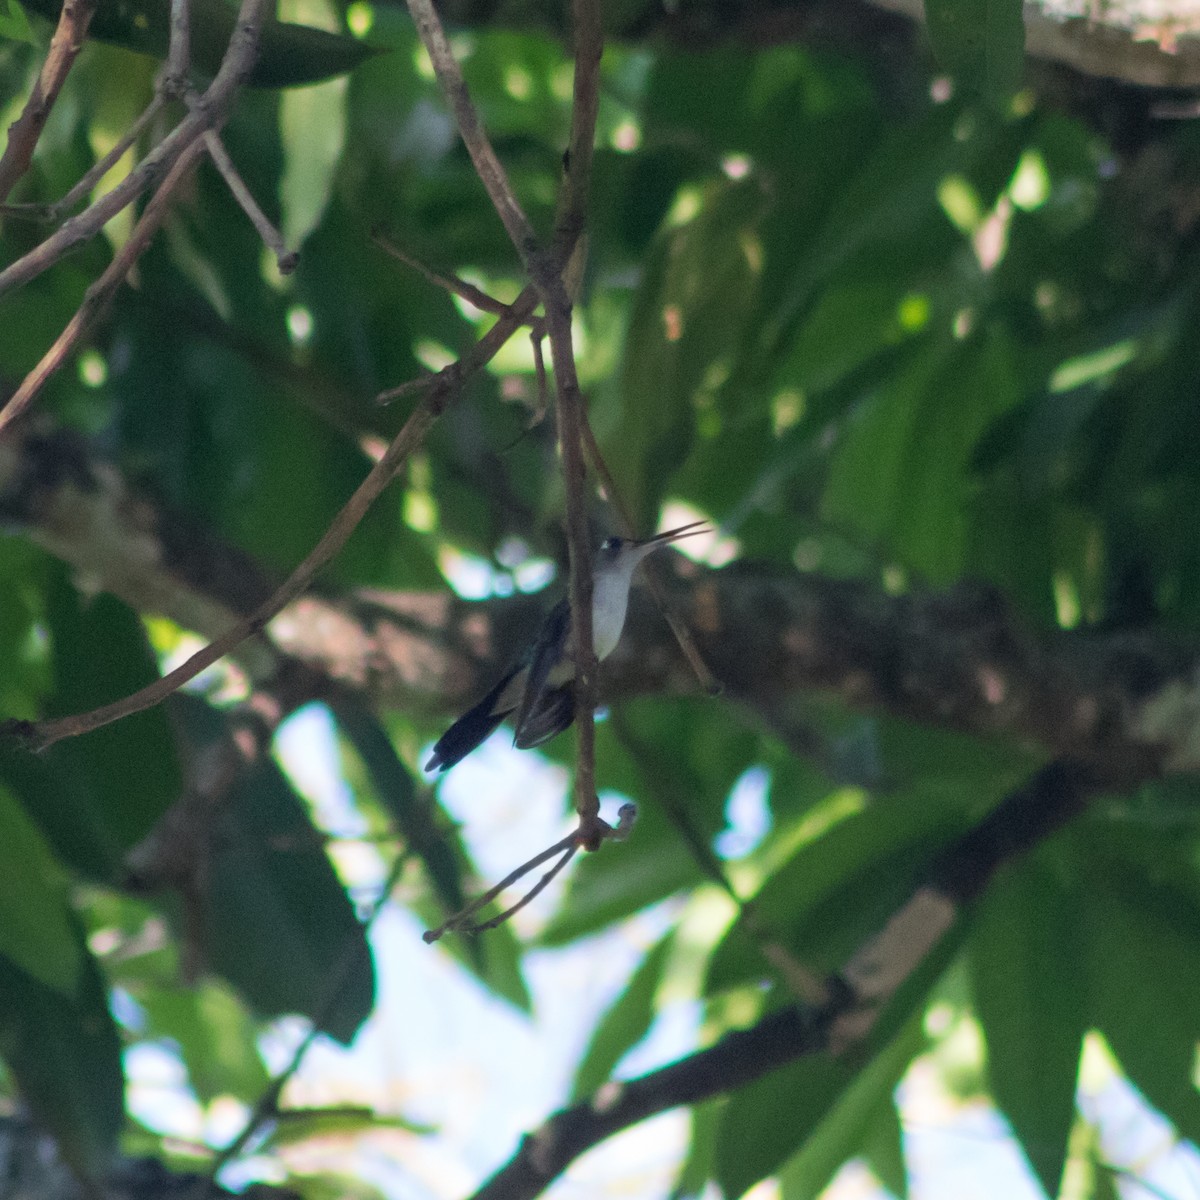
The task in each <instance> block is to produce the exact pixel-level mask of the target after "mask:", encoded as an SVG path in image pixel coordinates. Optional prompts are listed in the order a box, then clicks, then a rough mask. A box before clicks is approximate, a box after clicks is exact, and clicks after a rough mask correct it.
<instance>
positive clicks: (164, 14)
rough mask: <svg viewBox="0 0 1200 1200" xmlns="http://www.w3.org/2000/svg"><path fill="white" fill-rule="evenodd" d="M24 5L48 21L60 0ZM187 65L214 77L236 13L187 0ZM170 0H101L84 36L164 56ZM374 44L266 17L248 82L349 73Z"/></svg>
mask: <svg viewBox="0 0 1200 1200" xmlns="http://www.w3.org/2000/svg"><path fill="white" fill-rule="evenodd" d="M22 3H23V4H24V5H25V7H26V8H28V9H30V10H31V11H33V12H36V13H40V14H41V15H42V16H43V17H46V18H48V19H49V20H51V21H57V20H58V14H59V10H60V9H61V7H62V4H61V0H22ZM190 12H191V38H190V41H191V56H192V65H193V66H194V67H196V68H198V69H199V70H200V71H202V72H203V73H205V74H206V75H215V74H216V72H217V68H218V67H220V65H221V59H222V57H223V56H224V54H225V51H226V49H227V48H228V46H229V39H230V37H231V36H232V34H233V30H234V25H235V24H236V20H237V11H236V9H235V8H233V7H232V6H231V5H229V4H227V3H225V0H192V3H191V5H190ZM170 19H171V6H170V0H119V2H118V0H101V3H100V4H99V5H98V6H97V10H96V14H95V16H94V17H93V18H92V21H91V24H90V25H89V27H88V36H89V37H93V38H96V39H97V40H99V41H102V42H111V43H112V44H113V45H116V46H123V47H124V48H125V49H126V50H133V51H135V52H136V53H138V54H149V55H151V56H152V57H154V58H166V56H167V46H168V41H169V36H170ZM378 53H379V50H378V49H377V48H376V47H373V46H370V45H368V44H367V43H364V42H360V41H358V40H357V39H355V38H351V37H343V36H341V35H340V34H335V33H327V32H326V31H325V30H323V29H311V28H309V27H308V26H307V25H290V24H287V23H286V22H283V21H269V22H268V23H267V24H266V26H265V27H264V29H263V32H262V37H261V39H260V45H259V54H258V58H257V60H256V61H255V64H254V68H253V70H252V71H251V73H250V80H249V82H250V83H251V84H252V85H254V86H256V87H294V86H296V85H298V84H304V83H316V82H317V81H318V80H321V79H328V78H330V76H333V75H341V74H343V73H345V72H346V71H351V70H353V69H354V68H355V67H357V66H358V65H359V63H361V62H365V61H366V60H367V59H368V58H370V57H371V56H372V55H373V54H378Z"/></svg>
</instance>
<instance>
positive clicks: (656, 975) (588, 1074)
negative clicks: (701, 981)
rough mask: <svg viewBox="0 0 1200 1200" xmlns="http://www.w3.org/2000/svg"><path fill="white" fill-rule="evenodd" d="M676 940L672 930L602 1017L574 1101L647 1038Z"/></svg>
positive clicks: (581, 1066)
mask: <svg viewBox="0 0 1200 1200" xmlns="http://www.w3.org/2000/svg"><path fill="white" fill-rule="evenodd" d="M673 943H674V934H673V932H672V933H668V934H667V935H666V937H664V938H663V939H662V940H661V941H659V942H658V944H657V945H655V946H654V948H653V949H652V950H651V951H650V953H649V954H647V955H646V957H645V958H644V959H643V960H642V962H641V964H640V966H639V967H638V969H637V970H636V971H635V972H634V973H633V977H632V978H631V979H630V981H629V983H628V984H627V985H626V987H625V990H624V992H622V993H621V995H620V996H619V997H618V999H617V1001H616V1003H615V1004H613V1006H612V1007H611V1008H610V1009H609V1010H608V1011H607V1012H606V1013H605V1014H604V1016H603V1017H601V1018H600V1023H599V1024H598V1025H597V1026H596V1030H595V1032H594V1033H593V1034H592V1039H591V1041H590V1042H589V1043H588V1047H587V1049H586V1050H585V1051H584V1054H583V1059H582V1061H581V1062H580V1064H579V1069H578V1070H577V1071H576V1072H575V1084H574V1086H573V1087H572V1089H571V1097H572V1100H573V1101H574V1100H581V1099H583V1098H585V1097H587V1096H590V1095H592V1094H593V1093H594V1092H595V1091H596V1090H597V1089H598V1088H599V1087H600V1086H601V1084H603V1083H604V1082H605V1081H606V1080H607V1079H608V1078H609V1077H610V1076H611V1074H612V1071H613V1068H614V1067H615V1066H616V1065H617V1063H618V1062H620V1061H621V1058H622V1057H623V1056H624V1055H625V1053H626V1052H627V1051H628V1050H630V1049H632V1048H633V1047H634V1046H636V1045H637V1043H638V1042H640V1041H641V1040H642V1038H643V1037H645V1035H646V1033H647V1031H648V1030H649V1029H650V1025H651V1023H652V1022H653V1020H654V1014H655V1006H654V997H655V994H656V993H657V991H658V985H659V983H660V981H661V979H662V973H663V968H664V967H665V966H666V963H667V959H668V957H669V956H670V953H671V946H672V945H673Z"/></svg>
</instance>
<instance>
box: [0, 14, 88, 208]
mask: <svg viewBox="0 0 1200 1200" xmlns="http://www.w3.org/2000/svg"><path fill="white" fill-rule="evenodd" d="M95 10H96V0H64V3H63V6H62V12H61V13H59V15H58V25H57V26H56V28H55V30H54V36H53V37H52V38H51V39H50V49H49V50H48V51H47V53H46V61H45V62H44V63H42V69H41V71H40V72H39V73H38V77H37V82H36V83H35V84H34V85H33V91H32V92H31V93H30V96H29V99H28V100H27V101H26V102H25V107H24V108H23V109H22V110H21V115H20V116H19V117H18V118H17V119H16V120H15V121H14V122H13V123H12V124H11V125H10V126H9V127H8V145H6V146H5V147H4V155H3V157H0V202H3V201H5V200H7V199H8V194H9V192H11V191H12V189H13V186H14V185H15V184H16V182H17V180H19V179H20V178H21V176H22V175H24V174H25V172H26V171H28V170H29V164H30V163H31V162H33V151H34V148H35V147H36V146H37V144H38V138H40V137H41V136H42V130H43V129H44V128H45V127H46V120H47V118H48V117H49V116H50V110H51V109H52V108H53V107H54V102H55V100H57V99H58V93H59V91H60V90H61V88H62V85H63V83H64V81H65V80H66V78H67V73H68V72H69V71H70V70H71V65H72V63H74V61H75V58H76V56H77V55H78V54H79V51H80V50H81V49H82V47H83V40H84V38H85V37H86V35H87V28H88V25H89V24H90V23H91V20H92V13H93V12H95Z"/></svg>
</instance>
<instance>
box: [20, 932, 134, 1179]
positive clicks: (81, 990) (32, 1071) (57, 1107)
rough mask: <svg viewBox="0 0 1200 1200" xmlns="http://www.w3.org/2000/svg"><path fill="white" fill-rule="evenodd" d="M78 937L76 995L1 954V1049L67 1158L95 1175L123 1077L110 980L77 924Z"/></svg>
mask: <svg viewBox="0 0 1200 1200" xmlns="http://www.w3.org/2000/svg"><path fill="white" fill-rule="evenodd" d="M76 945H77V947H78V954H79V958H80V960H81V963H82V970H81V971H80V973H79V986H78V990H77V991H76V993H75V995H73V996H65V995H64V994H63V993H62V992H59V991H55V990H54V989H52V988H48V987H46V986H45V985H44V984H41V983H38V982H37V980H35V979H33V978H32V977H31V976H29V975H27V974H26V973H25V972H24V971H22V970H21V969H20V968H19V967H17V966H15V965H13V963H11V962H10V961H9V960H8V959H7V958H4V957H3V956H0V1056H2V1057H3V1058H4V1061H5V1063H7V1065H8V1067H9V1069H10V1070H11V1071H12V1074H13V1077H14V1078H15V1079H16V1082H17V1086H18V1088H19V1089H20V1092H21V1095H22V1097H23V1098H24V1100H25V1102H26V1103H27V1104H28V1105H29V1108H30V1111H31V1112H32V1113H33V1116H34V1119H35V1120H36V1121H37V1122H38V1124H40V1125H41V1126H43V1127H44V1128H45V1129H46V1130H47V1131H48V1132H50V1133H51V1134H53V1135H54V1137H55V1139H56V1141H57V1143H58V1145H59V1148H60V1149H61V1151H62V1153H63V1156H64V1158H65V1159H66V1161H67V1162H68V1163H69V1164H70V1165H71V1167H72V1168H73V1169H74V1170H75V1171H76V1172H78V1173H79V1174H81V1175H83V1176H84V1177H85V1178H89V1179H92V1180H96V1179H98V1178H99V1177H101V1176H102V1175H103V1173H104V1172H105V1171H106V1169H107V1167H108V1164H109V1161H110V1159H111V1156H112V1155H113V1153H114V1152H115V1150H116V1146H117V1135H118V1134H119V1133H120V1130H121V1125H122V1123H123V1121H124V1117H125V1102H124V1091H125V1080H124V1076H123V1073H122V1069H121V1044H120V1040H119V1038H118V1036H117V1030H116V1027H115V1026H114V1025H113V1020H112V1017H111V1016H110V1015H109V1011H108V997H107V995H106V994H105V990H104V982H103V980H102V979H101V976H100V972H99V969H98V968H97V966H96V963H95V961H94V960H93V959H92V957H91V955H89V954H88V953H87V950H86V948H85V947H84V945H83V938H82V934H81V933H80V932H78V931H77V932H76Z"/></svg>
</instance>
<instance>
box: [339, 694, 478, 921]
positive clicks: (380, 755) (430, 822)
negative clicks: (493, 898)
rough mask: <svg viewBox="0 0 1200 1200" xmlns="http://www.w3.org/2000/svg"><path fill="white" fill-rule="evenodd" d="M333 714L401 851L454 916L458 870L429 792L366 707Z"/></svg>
mask: <svg viewBox="0 0 1200 1200" xmlns="http://www.w3.org/2000/svg"><path fill="white" fill-rule="evenodd" d="M335 711H336V716H337V723H338V726H339V728H340V729H341V730H342V732H343V733H344V734H345V735H346V737H347V738H348V739H349V741H350V743H351V745H353V747H354V749H355V750H356V751H358V753H359V755H360V756H361V757H362V760H363V763H364V765H365V766H366V769H367V773H368V775H369V776H370V779H371V783H372V785H373V786H374V789H375V792H376V794H377V795H378V797H379V800H380V802H381V803H382V804H383V806H384V808H385V809H386V810H387V812H388V813H389V814H390V816H391V818H392V820H393V821H394V822H395V824H396V828H397V829H398V830H399V832H400V836H401V837H402V838H403V839H404V845H405V847H406V848H407V850H409V851H410V852H411V853H414V854H416V855H418V856H419V857H420V859H421V861H422V862H423V863H424V864H425V869H426V871H428V872H429V879H430V882H431V883H432V884H433V888H434V891H435V892H436V893H437V897H438V900H439V902H440V903H441V904H442V905H443V906H444V907H445V909H446V911H447V912H448V913H456V912H458V911H459V910H460V909H462V908H463V906H464V904H465V900H464V894H463V886H462V869H461V866H460V863H459V860H458V858H457V856H456V855H455V853H454V850H453V847H452V844H451V841H450V839H449V837H448V836H447V835H445V834H443V833H442V832H441V831H440V830H439V829H438V828H437V826H436V824H435V822H434V814H435V812H436V807H435V805H434V803H433V797H432V795H431V793H430V791H429V789H428V788H426V787H422V786H419V785H418V784H417V781H416V779H415V778H414V777H413V774H412V772H411V771H410V770H409V769H408V767H407V766H405V764H404V763H403V762H402V761H401V760H400V756H399V755H398V754H397V753H396V749H395V747H394V746H393V745H392V739H391V738H390V737H389V736H388V733H387V731H386V730H385V729H384V728H383V726H382V725H381V724H380V723H379V722H378V720H376V719H375V717H374V716H373V715H372V714H371V713H370V712H369V711H368V710H367V709H366V708H364V707H362V706H360V705H359V704H357V703H355V702H353V701H352V700H350V699H344V700H339V702H338V703H337V705H336V710H335Z"/></svg>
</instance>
